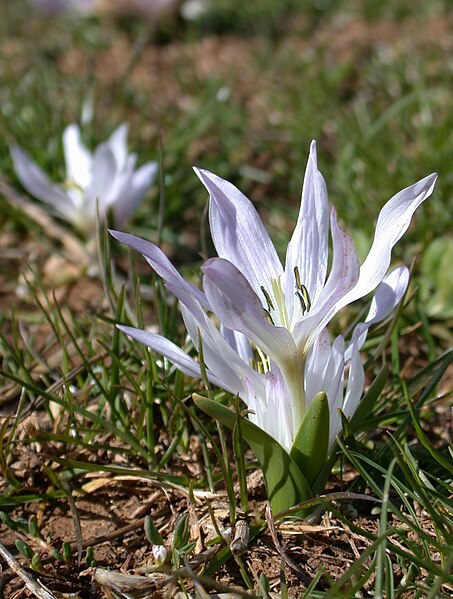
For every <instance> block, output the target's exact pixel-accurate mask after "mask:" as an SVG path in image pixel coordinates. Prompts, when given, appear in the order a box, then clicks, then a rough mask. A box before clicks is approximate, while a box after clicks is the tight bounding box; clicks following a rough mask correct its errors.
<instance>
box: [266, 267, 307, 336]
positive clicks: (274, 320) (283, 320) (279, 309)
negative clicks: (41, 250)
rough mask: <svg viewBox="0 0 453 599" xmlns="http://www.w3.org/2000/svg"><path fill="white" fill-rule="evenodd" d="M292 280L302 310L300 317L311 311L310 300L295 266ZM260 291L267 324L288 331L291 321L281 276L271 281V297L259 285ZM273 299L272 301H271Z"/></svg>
mask: <svg viewBox="0 0 453 599" xmlns="http://www.w3.org/2000/svg"><path fill="white" fill-rule="evenodd" d="M294 278H295V281H296V292H295V294H296V296H297V298H298V300H299V303H300V307H301V310H302V316H304V315H305V313H306V312H309V311H310V309H311V299H310V295H309V293H308V290H307V288H306V287H305V285H304V284H303V283H301V281H300V274H299V269H298V268H297V266H295V267H294ZM261 291H262V292H263V295H264V298H265V300H266V305H267V308H264V311H265V312H266V315H267V318H268V320H269V322H270V323H271V324H273V325H275V324H277V325H279V326H283V327H285V328H286V329H288V330H290V327H291V319H290V317H289V314H288V308H287V306H286V298H285V293H284V291H283V288H282V281H281V276H280V275H279V276H278V278H277V279H271V291H272V295H271V294H270V293H269V292H268V291H267V290H266V289H265V287H264V286H263V285H261ZM272 298H273V299H272Z"/></svg>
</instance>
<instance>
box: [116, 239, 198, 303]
mask: <svg viewBox="0 0 453 599" xmlns="http://www.w3.org/2000/svg"><path fill="white" fill-rule="evenodd" d="M109 232H110V234H111V235H112V237H114V238H115V239H118V241H120V242H121V243H124V244H125V245H128V246H129V247H131V248H132V249H133V250H135V251H137V252H139V253H140V254H142V255H143V256H144V258H145V259H146V261H147V262H148V264H149V265H150V266H151V268H153V269H154V270H155V271H156V272H157V274H158V275H159V276H161V277H162V278H163V279H164V281H165V282H166V283H170V284H172V285H174V287H175V288H176V289H181V291H185V292H186V293H188V294H189V295H192V296H193V297H194V298H195V299H196V300H197V301H198V302H200V304H202V305H203V306H206V305H207V300H206V297H205V295H204V293H203V292H201V291H200V290H199V289H197V288H196V287H195V286H194V285H192V283H189V281H186V280H185V279H184V278H183V277H182V276H181V275H180V274H179V272H178V271H177V270H176V268H175V267H174V266H173V264H172V263H171V262H170V260H169V259H168V258H167V257H166V255H165V254H164V253H163V251H162V250H161V249H160V248H158V247H157V245H154V243H150V242H149V241H145V240H144V239H141V238H140V237H136V236H135V235H131V234H130V233H121V232H120V231H113V230H111V229H110V230H109ZM175 295H176V296H177V297H179V295H178V293H177V292H175Z"/></svg>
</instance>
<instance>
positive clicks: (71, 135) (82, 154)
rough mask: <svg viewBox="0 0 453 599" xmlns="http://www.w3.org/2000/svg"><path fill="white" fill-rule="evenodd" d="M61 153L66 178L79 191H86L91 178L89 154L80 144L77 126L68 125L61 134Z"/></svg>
mask: <svg viewBox="0 0 453 599" xmlns="http://www.w3.org/2000/svg"><path fill="white" fill-rule="evenodd" d="M63 151H64V156H65V162H66V178H67V179H68V180H69V181H70V182H71V183H75V184H76V185H77V186H78V187H80V188H81V189H86V188H87V187H88V186H89V184H90V181H91V178H92V176H93V172H92V162H93V157H92V155H91V152H90V151H89V150H87V148H86V147H85V146H84V144H83V143H82V140H81V138H80V129H79V128H78V126H77V125H74V124H72V125H68V127H66V129H65V130H64V133H63Z"/></svg>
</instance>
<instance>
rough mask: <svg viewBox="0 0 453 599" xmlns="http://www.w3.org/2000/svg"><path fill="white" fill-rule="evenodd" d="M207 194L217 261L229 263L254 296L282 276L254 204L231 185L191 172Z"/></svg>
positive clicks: (218, 178) (208, 174) (207, 173)
mask: <svg viewBox="0 0 453 599" xmlns="http://www.w3.org/2000/svg"><path fill="white" fill-rule="evenodd" d="M194 170H195V173H196V174H197V175H198V177H199V178H200V180H201V182H202V183H203V184H204V185H205V187H206V189H207V190H208V191H209V194H210V202H209V222H210V226H211V235H212V239H213V241H214V246H215V248H216V250H217V254H218V255H219V256H220V258H225V259H226V260H229V261H230V262H232V263H233V264H234V265H235V266H236V267H237V268H238V269H239V270H240V271H241V272H242V274H243V275H244V276H245V278H246V279H247V280H248V281H249V283H250V285H251V286H252V288H253V289H254V290H255V293H257V294H259V293H260V288H261V285H264V287H266V288H267V289H269V288H270V281H271V280H272V279H277V278H278V276H279V275H281V274H282V273H283V269H282V266H281V263H280V260H279V258H278V256H277V252H276V251H275V248H274V246H273V244H272V241H271V240H270V238H269V235H268V233H267V231H266V229H265V228H264V225H263V223H262V222H261V219H260V217H259V216H258V213H257V211H256V210H255V208H254V206H253V204H252V203H251V202H250V200H248V199H247V198H246V197H245V196H244V195H243V194H242V193H241V192H240V191H239V190H238V189H237V188H236V187H235V186H234V185H232V184H231V183H229V182H228V181H225V180H224V179H221V178H220V177H217V176H216V175H214V174H212V173H210V172H209V171H206V170H201V169H197V168H196V169H194Z"/></svg>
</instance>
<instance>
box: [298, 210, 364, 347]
mask: <svg viewBox="0 0 453 599" xmlns="http://www.w3.org/2000/svg"><path fill="white" fill-rule="evenodd" d="M331 231H332V245H333V259H332V268H331V270H330V273H329V277H328V279H327V283H326V285H325V286H324V288H323V290H322V291H321V293H320V295H319V297H318V299H317V302H316V304H315V305H312V308H311V311H310V312H309V313H308V314H306V315H305V317H304V318H303V320H301V321H300V322H299V323H298V324H296V326H295V328H294V337H295V339H296V343H297V345H298V347H299V348H300V351H306V349H307V348H308V347H309V346H310V345H311V343H312V342H313V340H314V339H315V338H316V337H317V336H318V335H319V333H320V332H321V331H322V329H323V328H324V327H325V326H326V325H327V323H328V322H329V321H330V320H331V319H332V318H333V316H334V315H335V314H336V312H337V305H338V301H339V300H340V299H341V298H342V297H343V296H344V295H345V294H347V293H348V291H349V290H350V289H351V288H352V287H353V286H354V285H355V284H356V282H357V279H358V277H359V268H360V263H359V259H358V256H357V252H356V250H355V247H354V244H353V242H352V240H351V238H350V237H349V235H347V233H345V232H344V231H342V230H341V229H340V227H339V226H338V224H337V218H336V212H335V210H334V209H333V208H332V217H331Z"/></svg>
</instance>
